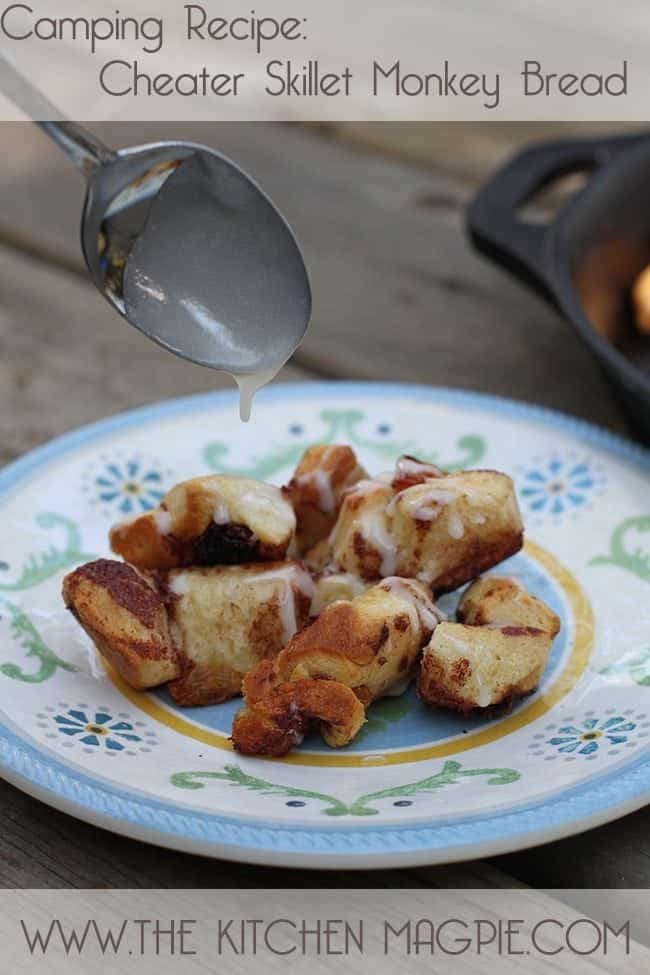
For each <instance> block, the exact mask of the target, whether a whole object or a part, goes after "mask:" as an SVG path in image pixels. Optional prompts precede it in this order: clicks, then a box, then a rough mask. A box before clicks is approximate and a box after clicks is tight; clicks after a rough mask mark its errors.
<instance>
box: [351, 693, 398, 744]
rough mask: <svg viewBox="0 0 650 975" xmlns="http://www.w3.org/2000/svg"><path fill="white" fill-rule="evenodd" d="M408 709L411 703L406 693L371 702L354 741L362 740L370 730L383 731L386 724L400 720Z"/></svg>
mask: <svg viewBox="0 0 650 975" xmlns="http://www.w3.org/2000/svg"><path fill="white" fill-rule="evenodd" d="M410 710H411V704H410V702H409V700H408V697H407V695H406V694H401V695H400V696H399V697H383V698H382V699H381V700H380V701H376V702H375V703H374V704H371V705H370V707H369V708H368V710H367V711H366V723H365V724H364V726H363V727H362V728H361V731H360V732H359V733H358V735H357V737H356V738H355V741H363V740H364V738H366V737H367V736H368V735H369V734H371V733H372V732H376V731H385V730H386V728H387V727H388V725H390V724H395V723H396V722H397V721H400V720H401V719H402V718H403V717H405V716H406V715H407V714H408V713H409V711H410Z"/></svg>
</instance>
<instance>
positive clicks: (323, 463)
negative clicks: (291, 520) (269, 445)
mask: <svg viewBox="0 0 650 975" xmlns="http://www.w3.org/2000/svg"><path fill="white" fill-rule="evenodd" d="M366 476H367V475H366V472H365V471H364V469H363V467H361V466H360V465H359V462H358V461H357V458H356V455H355V453H354V451H353V450H352V448H351V447H343V446H339V445H336V444H334V445H332V446H323V445H318V446H315V447H309V448H308V449H307V450H306V451H305V452H304V454H303V455H302V457H301V458H300V461H299V463H298V466H297V467H296V469H295V471H294V474H293V477H292V478H291V480H290V481H289V483H288V484H287V486H286V487H285V488H283V492H284V494H285V497H286V498H288V500H289V501H290V502H291V504H292V506H293V509H294V511H295V513H296V544H297V552H298V554H302V553H304V552H306V551H307V550H308V549H310V548H313V546H314V545H316V544H317V543H318V542H320V541H321V540H322V539H323V538H326V537H327V536H328V535H329V533H330V532H331V530H332V528H333V527H334V522H335V521H336V516H337V514H338V510H339V507H340V503H341V495H342V494H343V491H344V490H345V489H346V488H348V487H350V486H351V485H352V484H354V483H356V481H358V480H360V479H361V478H362V477H366Z"/></svg>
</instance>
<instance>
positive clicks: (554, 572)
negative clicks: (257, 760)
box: [105, 541, 594, 768]
mask: <svg viewBox="0 0 650 975" xmlns="http://www.w3.org/2000/svg"><path fill="white" fill-rule="evenodd" d="M524 551H525V552H526V554H527V555H530V557H531V558H532V559H533V560H534V561H535V562H537V563H538V564H539V565H541V566H542V568H543V569H545V570H546V571H547V572H548V574H549V575H550V576H551V577H552V578H553V579H554V580H555V582H556V583H557V584H558V585H559V587H560V589H561V591H562V592H563V594H564V596H565V598H566V600H567V603H568V605H569V608H570V610H571V616H572V620H573V627H574V633H573V645H572V647H571V650H570V653H569V658H568V660H567V662H566V666H565V667H564V669H563V670H562V672H561V673H560V674H559V675H558V677H557V678H556V679H555V681H554V682H553V683H552V684H551V686H550V687H549V688H548V690H547V691H545V692H544V693H543V694H540V695H539V697H536V698H534V700H532V701H531V702H530V703H529V704H528V705H527V706H524V707H522V708H521V709H520V710H519V711H517V712H516V713H515V714H512V715H511V716H510V717H508V718H505V719H504V720H503V721H499V722H497V723H495V724H491V725H489V726H488V727H486V728H484V729H483V730H482V731H475V732H473V733H472V734H469V735H463V736H462V738H453V739H452V740H450V741H446V742H441V743H440V744H435V745H415V746H413V747H412V748H405V749H401V750H399V751H391V752H388V753H386V754H380V753H377V754H375V753H373V752H368V753H367V754H365V755H361V754H359V753H347V754H346V753H345V752H342V751H335V750H332V751H331V752H302V753H301V752H294V753H293V754H291V755H288V756H287V757H286V758H283V759H273V761H276V762H277V761H283V762H287V763H288V764H290V765H320V766H321V767H326V768H372V767H373V766H378V765H402V764H404V763H405V762H421V761H424V760H425V759H429V758H446V757H448V756H450V755H458V754H459V753H460V752H466V751H469V749H470V748H478V747H479V746H480V745H489V744H491V743H492V742H495V741H498V740H499V739H500V738H504V737H505V736H506V735H510V734H512V732H513V731H518V730H519V729H520V728H523V727H525V726H526V725H527V724H530V723H531V721H535V720H536V719H537V718H540V717H541V716H542V715H543V714H546V713H547V712H548V711H550V710H551V708H552V707H554V706H555V705H556V704H557V703H558V701H560V700H561V699H562V698H563V697H565V696H566V695H567V694H568V693H569V691H570V690H571V689H572V688H573V687H575V685H576V684H577V682H578V680H579V679H580V677H581V675H582V673H583V672H584V670H585V667H586V666H587V663H588V662H589V657H590V656H591V650H592V646H593V640H594V615H593V611H592V608H591V604H590V602H589V600H588V598H587V595H586V593H585V592H584V590H583V589H582V587H581V586H580V584H579V582H578V581H577V579H575V577H574V576H573V575H572V574H571V573H570V572H569V570H568V569H567V568H566V567H565V566H563V565H562V564H561V563H560V562H558V560H557V559H556V558H555V557H554V556H553V555H551V554H550V552H547V551H546V549H544V548H542V547H541V545H538V544H537V543H536V542H531V541H527V542H526V543H525V545H524ZM105 667H106V670H107V671H108V674H109V676H110V678H111V680H112V681H113V683H114V684H115V685H116V687H117V688H118V689H119V690H120V691H121V692H122V694H124V696H125V697H128V699H129V700H130V701H131V703H132V704H134V705H135V706H136V707H137V708H139V709H140V710H141V711H144V712H145V713H146V714H148V715H149V717H151V718H154V719H155V720H156V721H160V722H162V724H164V725H167V727H168V728H172V729H173V730H174V731H177V732H178V733H179V734H180V735H184V736H185V737H186V738H193V739H194V740H195V741H200V742H201V743H202V744H203V745H211V746H212V747H214V748H220V749H222V750H223V751H227V752H233V747H232V745H231V744H230V740H229V738H228V736H227V735H225V734H224V733H223V732H219V731H214V730H212V729H211V728H202V727H201V726H200V725H197V724H194V723H193V722H192V721H188V720H187V719H186V718H182V717H180V715H179V714H178V713H177V712H175V711H170V710H168V709H167V708H166V707H164V706H163V705H162V704H160V702H159V701H158V700H156V698H154V697H153V696H152V695H150V694H146V693H142V692H140V691H134V690H133V689H132V688H131V687H129V686H128V685H127V684H126V683H125V682H124V681H123V680H122V678H121V677H120V676H119V675H118V674H117V673H116V672H115V671H114V670H113V669H112V668H111V667H110V666H109V665H108V664H105Z"/></svg>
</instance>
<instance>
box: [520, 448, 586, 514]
mask: <svg viewBox="0 0 650 975" xmlns="http://www.w3.org/2000/svg"><path fill="white" fill-rule="evenodd" d="M599 479H600V478H599V477H598V476H597V474H596V472H595V471H594V470H593V469H592V467H591V465H590V464H589V463H588V462H587V461H578V462H576V461H575V460H561V459H560V458H558V457H555V458H553V459H552V460H549V461H547V462H545V463H540V464H539V466H537V467H532V468H529V469H528V470H526V471H524V474H523V477H522V480H521V485H520V488H519V495H520V497H521V498H522V499H523V500H524V502H525V504H526V505H527V507H528V508H529V510H530V511H536V512H539V513H548V514H551V515H561V514H564V512H565V511H568V510H570V509H577V508H580V507H581V506H582V505H584V504H585V502H586V501H587V500H588V498H589V495H590V494H591V493H592V492H593V491H594V489H595V488H596V486H597V484H598V481H599Z"/></svg>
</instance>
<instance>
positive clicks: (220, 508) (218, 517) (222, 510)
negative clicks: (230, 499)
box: [212, 501, 232, 525]
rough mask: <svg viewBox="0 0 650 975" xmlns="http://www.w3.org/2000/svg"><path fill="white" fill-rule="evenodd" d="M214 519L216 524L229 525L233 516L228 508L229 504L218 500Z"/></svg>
mask: <svg viewBox="0 0 650 975" xmlns="http://www.w3.org/2000/svg"><path fill="white" fill-rule="evenodd" d="M212 520H213V522H214V523H215V525H228V524H230V522H231V521H232V516H231V514H230V511H229V510H228V505H226V504H224V503H223V501H217V503H216V505H215V507H214V514H213V515H212Z"/></svg>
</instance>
